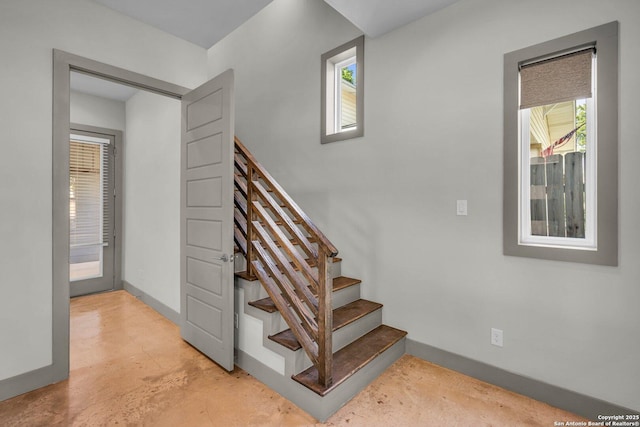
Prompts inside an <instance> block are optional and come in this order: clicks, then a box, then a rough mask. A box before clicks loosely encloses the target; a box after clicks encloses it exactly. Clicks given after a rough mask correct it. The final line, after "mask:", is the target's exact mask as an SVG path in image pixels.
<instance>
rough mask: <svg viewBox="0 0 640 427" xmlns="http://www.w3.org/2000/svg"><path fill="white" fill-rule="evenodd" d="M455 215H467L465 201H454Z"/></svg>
mask: <svg viewBox="0 0 640 427" xmlns="http://www.w3.org/2000/svg"><path fill="white" fill-rule="evenodd" d="M456 214H457V215H466V214H467V201H466V200H456Z"/></svg>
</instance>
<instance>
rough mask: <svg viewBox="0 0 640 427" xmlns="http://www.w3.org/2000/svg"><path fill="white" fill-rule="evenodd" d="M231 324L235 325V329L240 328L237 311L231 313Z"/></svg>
mask: <svg viewBox="0 0 640 427" xmlns="http://www.w3.org/2000/svg"><path fill="white" fill-rule="evenodd" d="M233 326H235V327H236V329H238V328H240V318H239V317H238V313H233Z"/></svg>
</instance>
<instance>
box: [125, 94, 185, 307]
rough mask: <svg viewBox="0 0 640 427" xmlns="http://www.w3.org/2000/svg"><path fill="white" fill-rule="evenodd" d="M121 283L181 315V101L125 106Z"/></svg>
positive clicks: (144, 97) (140, 99) (139, 97)
mask: <svg viewBox="0 0 640 427" xmlns="http://www.w3.org/2000/svg"><path fill="white" fill-rule="evenodd" d="M126 105H127V108H126V111H127V134H126V141H125V147H124V162H125V166H124V199H123V200H124V216H123V217H124V239H123V242H122V243H123V247H122V252H123V271H122V278H123V280H126V281H127V282H129V283H130V284H132V285H133V286H135V287H137V288H138V289H140V290H142V291H144V292H145V293H147V294H149V295H151V296H152V297H153V298H155V299H157V300H158V301H160V302H161V303H163V304H165V305H166V306H168V307H169V308H171V309H173V310H175V311H176V312H178V313H179V312H180V119H181V113H180V101H178V100H176V99H172V98H168V97H165V96H161V95H156V94H153V93H149V92H144V91H140V92H138V93H137V94H136V95H134V96H132V97H131V98H130V99H129V100H128V101H127V104H126Z"/></svg>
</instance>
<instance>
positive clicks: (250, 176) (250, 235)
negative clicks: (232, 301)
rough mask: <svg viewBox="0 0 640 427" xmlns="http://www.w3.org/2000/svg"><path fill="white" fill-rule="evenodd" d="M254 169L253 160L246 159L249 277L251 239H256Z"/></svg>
mask: <svg viewBox="0 0 640 427" xmlns="http://www.w3.org/2000/svg"><path fill="white" fill-rule="evenodd" d="M254 175H255V170H254V167H253V162H252V161H251V160H250V159H247V218H246V219H247V274H248V275H249V276H250V277H255V271H254V269H253V265H252V261H254V260H255V259H256V256H255V255H254V253H253V243H252V242H253V241H254V240H255V239H256V236H255V231H254V229H253V217H254V214H253V203H252V202H253V199H254V197H255V196H254V195H253V179H254Z"/></svg>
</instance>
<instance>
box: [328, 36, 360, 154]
mask: <svg viewBox="0 0 640 427" xmlns="http://www.w3.org/2000/svg"><path fill="white" fill-rule="evenodd" d="M354 56H355V61H354V63H355V64H356V126H355V127H354V128H352V129H339V128H338V124H339V123H340V120H339V118H338V114H339V113H340V110H339V108H340V97H339V96H338V93H339V86H338V83H339V82H340V80H339V77H340V76H338V73H339V72H340V68H339V67H340V65H342V64H345V63H346V62H348V61H349V60H350V59H351V58H353V57H354ZM320 74H321V79H320V80H321V84H320V86H321V108H320V110H321V117H320V142H321V143H322V144H326V143H329V142H335V141H344V140H347V139H351V138H357V137H361V136H363V135H364V36H360V37H357V38H355V39H353V40H351V41H349V42H347V43H345V44H343V45H341V46H338V47H336V48H335V49H332V50H330V51H328V52H325V53H324V54H322V56H321V72H320Z"/></svg>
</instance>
